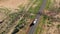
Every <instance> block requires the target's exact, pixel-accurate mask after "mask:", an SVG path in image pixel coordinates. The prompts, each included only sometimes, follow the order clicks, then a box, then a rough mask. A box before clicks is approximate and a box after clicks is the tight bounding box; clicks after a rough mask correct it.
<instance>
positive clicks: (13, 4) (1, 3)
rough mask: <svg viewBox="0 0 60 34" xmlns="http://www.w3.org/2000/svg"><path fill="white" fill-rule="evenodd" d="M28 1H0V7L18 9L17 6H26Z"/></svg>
mask: <svg viewBox="0 0 60 34" xmlns="http://www.w3.org/2000/svg"><path fill="white" fill-rule="evenodd" d="M28 2H29V0H0V7H7V8H13V9H16V8H18V6H19V5H26V4H27V3H28Z"/></svg>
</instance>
